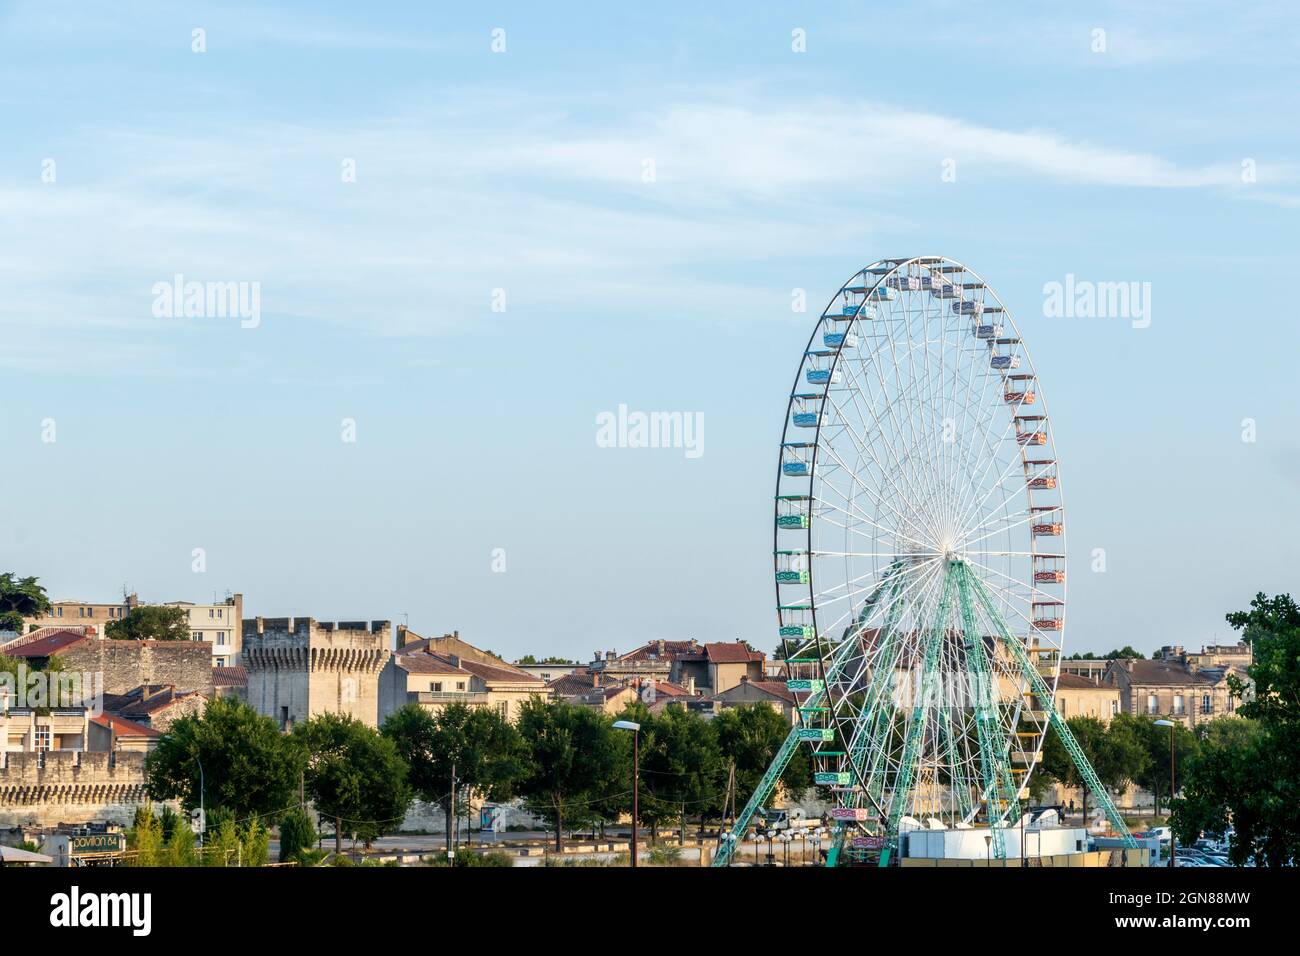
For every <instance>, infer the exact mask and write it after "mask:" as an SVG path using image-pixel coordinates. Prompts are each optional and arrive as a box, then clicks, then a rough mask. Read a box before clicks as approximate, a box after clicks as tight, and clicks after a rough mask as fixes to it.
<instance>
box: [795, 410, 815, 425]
mask: <svg viewBox="0 0 1300 956" xmlns="http://www.w3.org/2000/svg"><path fill="white" fill-rule="evenodd" d="M793 421H794V423H795V424H796V425H798V426H799V427H800V428H816V427H817V413H816V412H795V413H794V419H793Z"/></svg>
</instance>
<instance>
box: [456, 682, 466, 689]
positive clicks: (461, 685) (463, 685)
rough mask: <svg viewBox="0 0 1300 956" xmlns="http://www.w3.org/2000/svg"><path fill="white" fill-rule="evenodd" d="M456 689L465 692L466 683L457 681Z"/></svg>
mask: <svg viewBox="0 0 1300 956" xmlns="http://www.w3.org/2000/svg"><path fill="white" fill-rule="evenodd" d="M456 689H457V690H464V689H465V682H464V681H463V680H458V681H456Z"/></svg>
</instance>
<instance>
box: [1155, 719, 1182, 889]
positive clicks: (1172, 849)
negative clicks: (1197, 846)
mask: <svg viewBox="0 0 1300 956" xmlns="http://www.w3.org/2000/svg"><path fill="white" fill-rule="evenodd" d="M1156 726H1157V727H1168V728H1169V803H1170V816H1172V815H1173V802H1174V726H1175V724H1174V721H1172V720H1157V721H1156ZM1177 842H1178V841H1177V840H1175V839H1174V828H1173V827H1170V828H1169V865H1170V866H1171V867H1173V866H1175V865H1176V864H1175V863H1174V859H1175V857H1176V855H1177V852H1178V851H1177V847H1176V844H1177Z"/></svg>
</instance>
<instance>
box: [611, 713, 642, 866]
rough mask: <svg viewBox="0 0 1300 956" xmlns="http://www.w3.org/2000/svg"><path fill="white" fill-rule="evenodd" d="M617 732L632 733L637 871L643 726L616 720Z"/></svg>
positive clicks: (634, 850) (633, 809)
mask: <svg viewBox="0 0 1300 956" xmlns="http://www.w3.org/2000/svg"><path fill="white" fill-rule="evenodd" d="M614 729H615V730H630V731H632V869H634V870H635V869H636V838H637V834H636V817H637V811H638V809H639V808H638V806H637V798H638V797H639V796H640V793H639V791H640V782H641V751H640V740H641V725H640V724H638V723H637V722H636V721H633V720H616V721H614Z"/></svg>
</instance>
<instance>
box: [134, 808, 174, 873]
mask: <svg viewBox="0 0 1300 956" xmlns="http://www.w3.org/2000/svg"><path fill="white" fill-rule="evenodd" d="M126 848H127V849H128V850H132V851H134V855H133V856H131V857H130V865H131V866H162V865H163V861H164V859H165V851H164V849H163V834H162V824H161V823H160V822H159V821H158V818H157V817H155V816H154V815H153V806H152V805H151V804H148V803H146V804H145V805H144V806H142V807H137V808H136V811H135V821H134V823H133V824H132V825H131V827H130V828H129V829H128V830H127V831H126Z"/></svg>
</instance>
